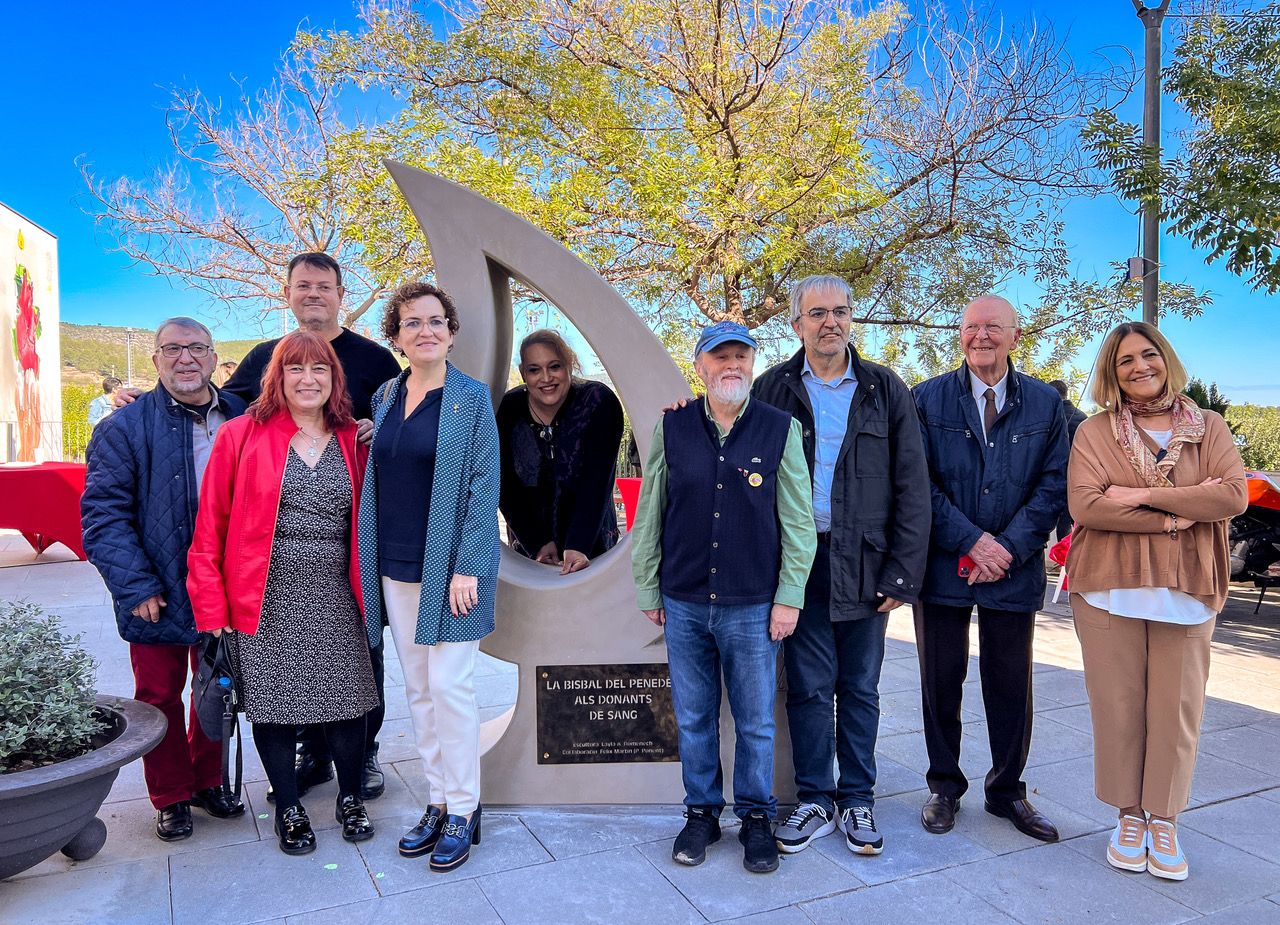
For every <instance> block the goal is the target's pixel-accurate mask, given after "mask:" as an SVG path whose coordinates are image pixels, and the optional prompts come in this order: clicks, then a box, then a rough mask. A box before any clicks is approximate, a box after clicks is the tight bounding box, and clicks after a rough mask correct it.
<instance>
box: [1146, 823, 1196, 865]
mask: <svg viewBox="0 0 1280 925" xmlns="http://www.w3.org/2000/svg"><path fill="white" fill-rule="evenodd" d="M1147 872H1148V873H1150V874H1154V875H1155V876H1157V877H1160V878H1162V879H1164V880H1186V879H1187V872H1188V869H1187V858H1186V856H1185V855H1184V854H1183V853H1182V845H1180V844H1179V843H1178V827H1177V826H1176V825H1174V824H1173V823H1172V822H1167V821H1165V820H1164V819H1152V820H1151V821H1150V822H1148V823H1147Z"/></svg>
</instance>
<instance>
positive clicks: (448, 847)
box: [430, 806, 480, 870]
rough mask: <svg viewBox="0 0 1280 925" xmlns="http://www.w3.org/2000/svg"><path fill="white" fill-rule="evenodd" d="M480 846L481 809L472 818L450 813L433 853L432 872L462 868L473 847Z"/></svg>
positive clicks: (441, 827)
mask: <svg viewBox="0 0 1280 925" xmlns="http://www.w3.org/2000/svg"><path fill="white" fill-rule="evenodd" d="M478 844H480V807H479V806H477V807H476V811H475V812H474V813H472V814H471V818H470V819H467V818H466V817H465V816H455V815H454V814H453V813H449V814H448V815H447V816H445V817H444V824H443V825H441V826H440V840H439V841H437V842H436V850H435V851H433V852H432V853H431V861H430V864H431V869H432V870H453V869H454V868H455V867H461V866H462V865H463V864H465V863H466V862H467V858H469V857H471V846H472V845H478Z"/></svg>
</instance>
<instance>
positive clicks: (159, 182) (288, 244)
mask: <svg viewBox="0 0 1280 925" xmlns="http://www.w3.org/2000/svg"><path fill="white" fill-rule="evenodd" d="M168 97H169V107H168V109H167V111H166V113H165V120H166V122H167V124H168V127H169V133H170V138H171V141H172V144H173V149H174V153H175V155H176V160H175V161H174V162H173V163H171V164H170V165H168V166H166V167H164V168H161V169H159V170H157V171H156V172H155V173H154V174H153V175H151V176H148V177H145V178H129V177H119V178H104V177H102V176H100V175H98V174H97V173H95V171H94V169H93V166H92V163H91V162H88V161H85V162H83V163H82V164H81V171H82V173H83V175H84V178H85V181H86V183H87V185H88V188H89V191H90V193H91V195H92V197H93V199H94V205H95V211H96V215H97V220H98V222H99V223H100V224H102V225H104V226H105V227H107V228H108V229H109V230H110V231H111V232H112V233H113V234H114V236H115V239H116V243H117V246H118V248H119V249H120V250H121V251H123V252H124V253H126V254H128V255H129V256H130V257H131V258H133V259H134V260H135V261H137V262H138V263H140V264H141V265H143V266H145V267H147V268H148V269H149V270H150V271H151V272H153V273H155V274H156V275H160V276H165V277H167V278H170V279H174V280H178V281H181V282H184V283H185V284H186V285H187V286H189V287H191V288H194V289H196V290H199V291H201V292H204V293H206V294H208V295H209V296H210V297H211V300H212V301H213V302H214V303H215V304H218V305H221V306H222V307H223V308H224V309H225V310H226V311H227V312H228V313H229V314H238V315H257V316H258V317H259V318H263V317H264V316H265V313H266V312H267V311H268V310H269V309H270V308H279V307H280V306H281V304H282V303H281V291H282V288H283V286H284V283H285V269H286V266H287V265H288V262H289V260H290V258H292V257H293V256H294V255H296V254H298V253H301V252H303V251H324V252H327V253H329V254H332V255H333V256H334V257H335V258H336V259H337V260H338V262H339V264H341V266H342V267H343V271H344V272H343V283H344V284H345V286H346V289H347V297H346V301H345V308H346V314H345V318H344V320H345V322H346V323H348V324H350V323H351V322H353V321H354V320H355V319H357V318H359V317H360V316H361V315H362V314H364V313H365V312H366V311H367V310H368V309H369V307H370V306H372V305H373V304H374V303H375V302H376V301H377V300H378V299H379V298H381V297H382V296H383V295H384V294H386V292H387V291H388V289H389V287H394V286H395V285H397V284H398V283H400V282H401V281H403V280H405V279H408V278H413V277H417V276H420V275H422V274H423V273H424V272H425V271H426V269H427V268H428V267H429V266H430V260H429V257H428V256H427V254H426V247H425V242H423V241H422V238H421V236H420V235H416V234H406V233H405V231H406V229H405V227H404V224H403V222H402V221H401V220H400V219H399V216H400V214H401V213H402V212H403V211H404V209H405V206H404V204H403V200H402V199H401V197H400V196H399V193H398V192H397V191H396V190H395V188H394V184H392V183H391V181H390V178H389V177H388V176H387V174H386V171H385V170H383V168H382V165H381V163H380V162H379V161H378V160H377V158H376V153H377V152H376V147H375V146H373V145H371V143H370V140H369V139H368V137H367V135H366V133H365V131H364V130H363V129H362V128H360V127H359V126H351V125H348V124H347V123H346V122H344V120H343V118H342V116H341V114H340V108H339V105H338V94H337V92H336V88H335V87H334V84H333V82H332V81H327V80H325V79H323V78H322V77H321V76H320V75H318V74H317V73H316V72H315V71H314V70H311V69H309V68H305V67H301V66H299V62H298V61H297V60H296V59H295V58H294V57H293V56H291V55H289V56H286V57H285V59H284V60H283V61H282V62H281V65H280V67H279V70H278V73H277V79H276V81H275V82H274V83H273V84H272V85H271V86H269V87H266V88H264V89H261V90H258V91H256V92H250V91H248V90H246V89H245V88H244V87H238V93H237V96H236V97H235V98H234V99H232V100H231V101H230V102H229V103H228V102H224V101H223V100H222V99H221V98H219V97H217V96H211V95H209V94H207V93H205V92H204V91H202V90H200V89H197V88H181V87H174V88H171V89H170V91H169V93H168ZM353 136H359V142H358V143H353V140H352V138H353Z"/></svg>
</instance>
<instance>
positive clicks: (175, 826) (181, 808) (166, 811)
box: [156, 803, 191, 841]
mask: <svg viewBox="0 0 1280 925" xmlns="http://www.w3.org/2000/svg"><path fill="white" fill-rule="evenodd" d="M156 837H157V838H159V839H160V840H161V841H182V839H184V838H190V837H191V807H190V806H188V805H187V804H186V803H171V804H169V805H168V806H165V807H163V808H161V809H159V810H157V811H156Z"/></svg>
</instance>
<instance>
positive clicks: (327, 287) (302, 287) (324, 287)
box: [289, 283, 342, 295]
mask: <svg viewBox="0 0 1280 925" xmlns="http://www.w3.org/2000/svg"><path fill="white" fill-rule="evenodd" d="M289 288H290V289H294V290H297V291H298V292H302V293H308V292H318V293H320V294H321V295H329V294H330V293H333V292H337V291H338V290H339V289H341V288H342V287H341V286H335V285H334V284H333V283H320V284H319V285H313V284H312V283H294V284H293V285H291V286H290V287H289Z"/></svg>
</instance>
